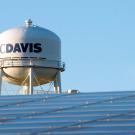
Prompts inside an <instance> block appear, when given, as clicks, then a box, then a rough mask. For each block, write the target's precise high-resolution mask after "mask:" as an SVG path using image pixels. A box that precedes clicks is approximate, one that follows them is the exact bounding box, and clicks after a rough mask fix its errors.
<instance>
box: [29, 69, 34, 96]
mask: <svg viewBox="0 0 135 135" xmlns="http://www.w3.org/2000/svg"><path fill="white" fill-rule="evenodd" d="M29 71H30V72H29V94H30V95H33V86H32V81H33V69H32V67H30V70H29Z"/></svg>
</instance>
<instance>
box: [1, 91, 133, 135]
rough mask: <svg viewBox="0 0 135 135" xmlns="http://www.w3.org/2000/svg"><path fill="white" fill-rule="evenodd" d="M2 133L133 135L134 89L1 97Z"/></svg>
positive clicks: (7, 134) (32, 134)
mask: <svg viewBox="0 0 135 135" xmlns="http://www.w3.org/2000/svg"><path fill="white" fill-rule="evenodd" d="M0 134H2V135H4V134H5V135H15V134H17V135H44V134H45V135H46V134H53V135H89V134H92V135H132V134H135V92H134V91H127V92H97V93H79V94H45V95H33V96H32V95H30V96H1V97H0Z"/></svg>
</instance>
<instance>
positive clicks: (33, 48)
mask: <svg viewBox="0 0 135 135" xmlns="http://www.w3.org/2000/svg"><path fill="white" fill-rule="evenodd" d="M41 51H42V48H41V43H15V45H13V44H10V43H9V44H1V45H0V53H21V52H24V53H25V52H35V53H39V52H41Z"/></svg>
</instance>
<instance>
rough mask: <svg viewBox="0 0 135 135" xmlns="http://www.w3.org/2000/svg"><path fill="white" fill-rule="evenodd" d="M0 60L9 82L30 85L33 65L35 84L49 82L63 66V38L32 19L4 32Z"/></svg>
mask: <svg viewBox="0 0 135 135" xmlns="http://www.w3.org/2000/svg"><path fill="white" fill-rule="evenodd" d="M0 60H1V67H2V70H3V74H4V75H3V79H4V80H6V81H7V82H10V83H13V84H17V85H28V81H27V76H28V74H29V67H32V68H33V71H34V72H33V76H34V77H33V78H34V79H33V80H32V85H33V86H37V85H41V84H45V83H48V82H50V81H52V80H54V77H55V75H56V74H57V72H58V71H60V70H61V69H62V67H61V41H60V38H59V37H58V36H57V35H56V34H55V33H53V32H51V31H49V30H47V29H45V28H42V27H39V26H35V25H32V21H31V20H28V21H26V22H25V26H23V27H17V28H13V29H9V30H7V31H4V32H2V33H1V34H0ZM24 80H25V81H24Z"/></svg>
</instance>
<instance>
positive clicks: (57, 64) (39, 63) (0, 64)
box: [0, 57, 65, 71]
mask: <svg viewBox="0 0 135 135" xmlns="http://www.w3.org/2000/svg"><path fill="white" fill-rule="evenodd" d="M8 67H44V68H58V69H60V70H61V71H64V70H65V63H64V62H61V61H55V60H47V59H45V58H33V57H30V58H4V59H0V68H8Z"/></svg>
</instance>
